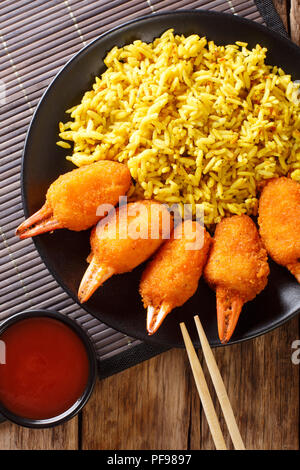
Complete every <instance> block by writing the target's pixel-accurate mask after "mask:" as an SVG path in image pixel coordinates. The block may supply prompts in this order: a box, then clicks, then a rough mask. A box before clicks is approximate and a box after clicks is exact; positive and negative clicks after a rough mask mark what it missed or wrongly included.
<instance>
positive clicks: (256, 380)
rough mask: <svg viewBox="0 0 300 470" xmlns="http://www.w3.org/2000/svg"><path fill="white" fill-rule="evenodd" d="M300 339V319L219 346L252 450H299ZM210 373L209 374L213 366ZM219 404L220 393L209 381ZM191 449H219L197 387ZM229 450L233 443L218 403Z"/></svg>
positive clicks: (220, 362)
mask: <svg viewBox="0 0 300 470" xmlns="http://www.w3.org/2000/svg"><path fill="white" fill-rule="evenodd" d="M298 338H299V329H298V318H294V319H293V320H291V321H289V322H288V323H287V324H285V325H283V326H282V327H280V328H279V329H277V330H275V331H273V332H270V333H268V334H267V335H264V336H261V337H259V338H256V339H255V340H252V341H248V342H246V343H242V344H237V345H232V346H230V347H225V348H219V349H215V357H216V360H217V363H218V366H219V368H220V371H221V375H222V377H223V379H224V383H225V386H226V389H227V391H228V395H229V399H230V401H231V403H232V407H233V410H234V413H235V416H236V419H237V424H238V427H239V429H240V431H241V435H242V438H243V439H244V442H245V446H246V448H247V449H255V450H269V449H273V450H275V449H277V450H297V449H299V427H298V426H299V422H298V417H299V366H297V365H294V364H293V363H292V361H291V354H292V349H291V345H292V342H293V341H294V340H295V339H298ZM204 371H205V373H206V375H207V377H209V376H208V373H207V368H206V366H205V365H204ZM209 385H210V390H211V393H212V397H213V399H214V402H215V403H216V404H217V399H216V394H215V391H214V390H213V387H212V384H211V381H210V380H209ZM192 393H193V398H192V411H191V416H192V422H191V449H214V444H213V442H212V439H211V436H210V432H209V429H208V426H207V422H206V420H205V417H204V416H203V411H202V409H201V406H200V403H199V399H198V396H197V392H196V390H195V387H193V391H192ZM216 409H217V414H218V416H220V418H221V427H222V429H223V432H224V435H225V436H226V442H227V445H228V448H230V449H232V448H233V446H232V443H231V441H230V437H229V435H228V431H227V429H226V425H225V422H224V418H223V416H222V413H221V410H220V406H219V404H217V406H216Z"/></svg>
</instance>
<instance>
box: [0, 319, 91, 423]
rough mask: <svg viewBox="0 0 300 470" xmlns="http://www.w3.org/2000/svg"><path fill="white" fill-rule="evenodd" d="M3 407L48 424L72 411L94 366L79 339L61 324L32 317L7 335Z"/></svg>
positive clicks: (0, 370)
mask: <svg viewBox="0 0 300 470" xmlns="http://www.w3.org/2000/svg"><path fill="white" fill-rule="evenodd" d="M0 340H1V341H4V343H5V355H6V363H5V364H0V402H1V403H2V405H4V407H5V408H6V409H8V410H9V411H11V412H13V413H14V414H16V415H18V416H21V417H24V418H29V419H46V418H52V417H54V416H57V415H59V414H61V413H63V412H64V411H66V410H68V409H69V408H70V407H71V406H72V405H73V404H74V403H76V401H77V399H78V398H80V396H81V395H82V393H83V392H84V390H85V387H86V385H87V381H88V376H89V360H88V355H87V352H86V349H85V346H84V344H83V342H82V341H81V339H80V338H79V337H78V336H77V335H76V333H75V332H74V331H73V330H72V329H71V328H70V327H68V326H67V325H65V324H64V323H62V322H61V321H59V320H55V319H52V318H48V317H33V318H28V319H24V320H20V321H18V322H16V323H14V324H13V325H11V326H10V327H8V328H7V330H5V331H4V332H3V333H2V334H1V336H0Z"/></svg>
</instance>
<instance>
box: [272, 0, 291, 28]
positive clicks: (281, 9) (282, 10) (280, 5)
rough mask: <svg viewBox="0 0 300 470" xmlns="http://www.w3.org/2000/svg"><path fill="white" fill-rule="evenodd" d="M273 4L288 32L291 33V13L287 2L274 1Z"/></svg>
mask: <svg viewBox="0 0 300 470" xmlns="http://www.w3.org/2000/svg"><path fill="white" fill-rule="evenodd" d="M273 3H274V6H275V8H276V10H277V12H278V14H279V15H280V17H281V19H282V21H283V24H284V26H285V28H286V30H287V31H289V11H288V2H287V0H273Z"/></svg>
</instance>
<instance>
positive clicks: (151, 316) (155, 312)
mask: <svg viewBox="0 0 300 470" xmlns="http://www.w3.org/2000/svg"><path fill="white" fill-rule="evenodd" d="M170 311H171V307H170V306H169V305H167V304H164V303H163V304H162V305H161V307H160V308H159V309H155V308H154V307H153V306H152V305H149V307H148V309H147V331H148V334H149V335H153V333H155V332H156V331H157V330H158V328H159V327H160V325H161V324H162V322H163V321H164V319H165V318H166V316H167V315H168V313H170Z"/></svg>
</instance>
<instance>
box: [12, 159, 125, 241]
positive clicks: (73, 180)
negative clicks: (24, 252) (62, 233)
mask: <svg viewBox="0 0 300 470" xmlns="http://www.w3.org/2000/svg"><path fill="white" fill-rule="evenodd" d="M130 184H131V176H130V172H129V170H128V168H127V167H126V166H125V165H123V164H121V163H117V162H112V161H106V160H103V161H99V162H96V163H92V164H91V165H86V166H83V167H81V168H77V169H75V170H73V171H70V172H68V173H65V174H64V175H61V176H60V177H59V178H58V179H57V180H55V181H54V182H53V183H52V184H51V186H50V187H49V189H48V191H47V194H46V202H45V204H44V205H43V207H42V208H41V209H40V210H38V211H37V212H36V213H35V214H33V215H32V216H31V217H29V218H28V219H26V220H25V222H23V223H22V224H21V225H20V226H19V227H18V228H17V230H16V235H18V236H19V237H20V239H24V238H29V237H34V236H35V235H39V234H41V233H44V232H49V231H52V230H56V229H60V228H67V229H69V230H75V231H81V230H86V229H88V228H90V227H92V226H93V225H95V224H96V223H97V222H98V220H100V219H101V218H102V217H103V216H104V214H103V211H101V207H102V208H103V207H104V206H105V207H107V208H109V207H114V206H115V205H116V204H117V203H118V201H119V197H120V196H123V195H125V194H126V192H127V191H128V189H129V187H130ZM99 208H100V211H99Z"/></svg>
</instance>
